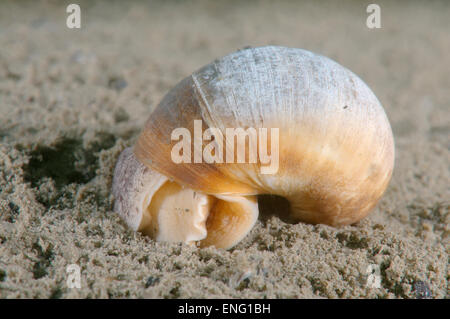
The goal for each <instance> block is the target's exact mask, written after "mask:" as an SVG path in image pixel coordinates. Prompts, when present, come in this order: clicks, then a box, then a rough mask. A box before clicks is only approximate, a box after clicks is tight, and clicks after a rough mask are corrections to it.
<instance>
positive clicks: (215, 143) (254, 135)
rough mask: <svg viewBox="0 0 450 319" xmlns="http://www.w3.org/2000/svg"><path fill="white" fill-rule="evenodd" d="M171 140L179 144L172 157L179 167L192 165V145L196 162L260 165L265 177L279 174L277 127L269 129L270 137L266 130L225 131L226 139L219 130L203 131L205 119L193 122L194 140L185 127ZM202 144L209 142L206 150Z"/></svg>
mask: <svg viewBox="0 0 450 319" xmlns="http://www.w3.org/2000/svg"><path fill="white" fill-rule="evenodd" d="M170 138H171V140H172V141H178V142H177V143H176V144H175V145H174V146H173V147H172V151H171V154H170V155H171V158H172V161H173V162H174V163H176V164H180V163H191V162H192V146H193V149H194V156H193V161H194V163H203V162H204V163H210V164H211V163H258V162H259V163H260V165H261V166H260V170H261V173H262V174H275V173H276V172H277V171H278V167H279V129H278V128H270V135H269V129H267V128H258V129H256V128H253V127H249V128H247V129H244V128H241V127H239V128H226V129H225V136H224V135H223V133H222V131H221V130H220V129H219V128H217V127H210V128H208V129H206V130H205V131H203V129H202V120H194V137H193V138H192V136H191V132H190V131H189V130H188V129H187V128H182V127H180V128H176V129H174V130H173V131H172V134H171V137H170ZM203 141H206V142H209V143H208V144H207V145H206V146H205V147H203ZM247 141H248V143H247ZM235 142H236V143H235ZM247 145H248V148H247ZM235 146H236V147H235ZM269 146H270V154H269V152H268V148H269ZM225 150H226V152H225Z"/></svg>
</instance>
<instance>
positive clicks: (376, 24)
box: [366, 3, 381, 29]
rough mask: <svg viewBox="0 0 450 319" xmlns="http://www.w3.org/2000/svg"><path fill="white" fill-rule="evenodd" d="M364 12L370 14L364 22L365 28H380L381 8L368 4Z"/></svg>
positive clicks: (374, 4)
mask: <svg viewBox="0 0 450 319" xmlns="http://www.w3.org/2000/svg"><path fill="white" fill-rule="evenodd" d="M366 12H367V13H370V14H369V16H368V17H367V20H366V26H367V27H368V28H369V29H380V28H381V8H380V6H379V5H378V4H376V3H372V4H369V5H368V6H367V8H366Z"/></svg>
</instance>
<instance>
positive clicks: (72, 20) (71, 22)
mask: <svg viewBox="0 0 450 319" xmlns="http://www.w3.org/2000/svg"><path fill="white" fill-rule="evenodd" d="M66 12H67V13H70V14H69V15H68V16H67V19H66V26H67V27H68V28H69V29H79V28H81V8H80V6H79V5H78V4H75V3H72V4H69V5H68V6H67V8H66Z"/></svg>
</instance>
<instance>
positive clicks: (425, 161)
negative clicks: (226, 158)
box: [0, 1, 450, 298]
mask: <svg viewBox="0 0 450 319" xmlns="http://www.w3.org/2000/svg"><path fill="white" fill-rule="evenodd" d="M70 2H74V1H28V2H26V1H2V2H0V297H2V298H17V297H19V298H36V297H37V298H127V297H132V298H199V297H204V298H241V297H246V298H316V297H325V298H415V297H416V293H415V286H417V285H420V283H421V282H425V283H426V284H427V285H428V286H429V288H430V291H431V294H432V297H433V298H448V296H449V291H448V279H449V277H450V275H449V269H448V261H449V254H448V253H449V247H450V245H449V234H450V229H449V219H450V217H449V198H450V196H449V195H450V191H449V184H450V183H449V181H450V169H449V165H450V151H449V148H450V140H449V136H450V134H449V133H450V114H449V109H450V75H449V70H450V54H449V53H450V36H449V31H450V19H449V17H450V2H447V1H420V2H419V1H417V2H416V1H395V2H394V1H376V3H378V4H380V6H381V19H382V20H381V23H382V28H381V29H373V30H370V29H368V28H367V27H366V25H365V22H366V18H367V13H366V7H367V5H368V4H369V3H371V2H374V1H370V2H368V1H342V2H341V1H339V2H337V1H333V2H325V1H320V2H319V1H311V2H304V1H245V2H244V1H239V2H238V1H220V2H219V1H214V2H213V1H168V2H162V1H161V2H149V3H144V2H138V1H127V2H125V1H109V2H102V1H95V2H94V1H92V2H86V1H76V3H78V4H80V6H81V10H82V22H81V23H82V27H81V29H73V30H70V29H68V28H67V27H66V24H65V20H66V17H67V14H66V11H65V9H66V6H67V5H68V4H69V3H70ZM267 44H272V45H282V46H289V47H298V48H303V49H307V50H310V51H313V52H317V53H320V54H322V55H325V56H328V57H330V58H332V59H334V60H336V61H337V62H338V63H340V64H342V65H344V66H346V67H347V68H349V69H350V70H352V71H353V72H355V73H356V74H358V75H359V76H360V77H361V78H362V79H363V80H364V81H365V82H366V83H367V84H368V85H369V87H371V89H372V90H373V91H374V93H375V94H376V95H377V97H378V98H379V100H380V101H381V103H382V104H383V106H384V107H385V110H386V113H387V115H388V117H389V119H390V121H391V125H392V128H393V131H394V136H395V141H396V166H395V170H394V175H393V178H392V181H391V184H390V186H389V188H388V190H387V192H386V194H385V196H384V197H383V199H382V200H381V201H380V203H379V205H378V206H377V208H376V210H375V211H374V212H373V213H372V214H371V215H370V216H369V217H368V218H366V219H364V220H363V221H361V222H360V223H358V224H357V225H355V226H348V227H343V228H339V229H336V228H331V227H327V226H323V225H316V226H313V225H306V224H295V225H293V224H288V223H285V222H283V221H282V220H281V219H279V218H278V217H276V216H271V217H270V216H269V217H267V218H265V219H261V220H260V221H258V223H257V225H256V227H255V228H254V229H253V230H252V232H251V233H250V235H249V236H247V238H246V239H245V240H244V241H243V242H241V243H240V244H239V245H238V246H236V247H235V248H234V249H232V250H230V251H224V250H218V249H214V248H207V249H197V248H194V247H189V246H186V245H181V244H168V243H155V242H154V241H152V240H151V239H149V238H146V237H144V236H142V235H140V234H136V233H133V232H132V231H130V230H129V229H127V227H126V226H125V224H124V223H123V222H122V221H121V219H120V218H119V217H118V216H117V215H116V214H114V213H113V212H112V203H113V201H112V198H111V196H110V187H111V179H112V170H113V167H114V164H115V161H116V159H117V156H118V155H119V153H120V151H121V150H122V149H123V148H125V147H126V146H130V145H132V144H133V142H134V141H135V138H136V137H137V134H138V133H139V131H140V129H141V128H142V125H143V123H144V121H145V120H146V118H147V117H148V115H149V113H150V111H151V110H152V108H153V107H155V105H156V104H157V103H158V102H159V101H160V99H161V98H162V97H163V95H164V94H165V93H166V92H167V91H168V90H169V89H170V88H171V87H172V86H173V85H174V84H176V83H177V82H178V81H179V80H181V79H182V78H184V77H185V76H187V75H189V74H190V73H192V72H193V71H194V70H196V69H198V68H199V67H201V66H202V65H204V64H207V63H209V62H210V61H212V60H214V59H215V58H218V57H221V56H223V55H226V54H228V53H231V52H233V51H236V50H237V49H240V48H243V47H245V46H260V45H267ZM277 209H278V208H277V207H269V208H266V210H269V213H273V214H276V212H277ZM69 264H78V265H79V266H80V267H81V288H80V289H70V288H68V287H67V285H66V280H67V274H66V267H67V265H69ZM370 264H376V265H378V266H379V267H380V276H381V287H380V288H367V287H366V282H367V278H368V274H367V273H366V270H367V267H368V265H370Z"/></svg>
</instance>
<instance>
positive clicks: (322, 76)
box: [134, 46, 394, 246]
mask: <svg viewBox="0 0 450 319" xmlns="http://www.w3.org/2000/svg"><path fill="white" fill-rule="evenodd" d="M195 120H201V122H202V125H203V126H202V128H203V130H205V129H207V128H216V129H217V130H218V131H219V132H220V133H221V134H222V135H223V136H225V132H226V129H227V128H243V129H244V130H245V129H247V128H257V129H258V128H267V129H268V130H270V129H272V128H276V129H278V132H279V135H278V139H276V140H275V139H272V138H269V141H268V144H269V145H267V148H268V149H269V150H270V149H272V148H271V144H272V143H277V150H278V152H279V154H278V157H279V162H278V170H277V171H276V172H275V173H273V174H263V173H262V168H264V165H262V161H260V160H259V158H258V161H257V162H256V163H249V162H246V163H236V162H233V163H227V162H222V163H220V162H219V163H216V162H214V163H208V162H201V163H198V162H195V159H194V155H193V154H191V155H192V158H191V161H190V162H183V163H174V161H173V160H171V152H172V149H173V147H174V146H175V144H176V141H173V140H172V139H171V134H172V132H173V131H174V130H175V129H177V128H186V129H187V130H189V132H190V133H191V134H192V135H195V132H194V129H195V128H194V121H195ZM257 132H258V135H260V134H261V133H260V131H257ZM258 137H259V136H258ZM202 146H203V144H202V145H201V146H200V147H202ZM235 146H236V141H235V140H234V139H232V140H226V141H225V143H224V144H223V152H224V154H227V153H228V152H230V153H231V151H232V150H233V149H234V148H235ZM195 147H198V145H197V146H195V145H194V149H193V152H192V153H195V151H196V150H195ZM200 152H201V150H200ZM134 154H135V156H136V158H137V160H138V161H139V162H140V163H141V164H143V165H144V166H145V167H147V168H150V169H151V170H154V171H156V172H158V173H159V174H161V175H162V176H165V177H167V178H168V180H170V181H173V182H174V183H176V184H178V185H181V187H183V188H187V189H191V190H193V191H195V192H199V193H201V194H205V195H208V196H214V197H215V198H219V197H220V196H225V197H227V196H228V198H230V197H233V196H240V197H242V198H251V197H252V196H255V195H259V194H273V195H278V196H282V197H284V198H286V199H287V200H288V201H289V203H290V210H291V215H292V217H293V218H294V219H295V220H297V221H303V222H307V223H314V224H317V223H322V224H328V225H332V226H340V225H347V224H352V223H355V222H357V221H358V220H360V219H361V218H363V217H365V216H366V215H367V214H368V213H369V212H370V211H371V210H372V209H373V208H374V206H375V205H376V203H377V202H378V200H379V199H380V198H381V196H382V194H383V192H384V191H385V189H386V187H387V185H388V183H389V180H390V178H391V175H392V170H393V165H394V140H393V136H392V131H391V127H390V125H389V121H388V119H387V117H386V114H385V112H384V110H383V107H382V106H381V104H380V102H379V101H378V99H377V98H376V97H375V95H374V94H373V93H372V91H371V90H370V89H369V88H368V87H367V85H366V84H365V83H364V82H363V81H362V80H361V79H360V78H359V77H358V76H356V75H355V74H353V73H352V72H351V71H349V70H348V69H346V68H344V67H342V66H341V65H339V64H337V63H336V62H334V61H332V60H330V59H328V58H326V57H324V56H321V55H317V54H314V53H311V52H308V51H305V50H301V49H293V48H285V47H274V46H268V47H260V48H250V49H246V50H241V51H238V52H235V53H232V54H230V55H228V56H225V57H223V58H221V59H219V60H216V61H214V62H213V63H211V64H208V65H206V66H204V67H203V68H201V69H200V70H198V71H197V72H194V73H193V74H192V75H191V76H189V77H187V78H185V79H184V80H182V81H181V82H180V83H178V84H177V85H176V86H175V87H174V88H173V89H172V90H170V91H169V92H168V93H167V95H166V96H165V97H164V98H163V100H162V101H161V103H160V104H159V105H158V106H157V107H156V109H155V110H154V111H153V112H152V114H151V115H150V117H149V119H148V121H147V122H146V124H145V127H144V129H143V131H142V133H141V135H140V136H139V138H138V140H137V143H136V145H135V147H134ZM247 156H248V154H247ZM210 215H211V213H210V214H209V215H208V216H209V217H207V219H209V218H212V217H211V216H210ZM253 219H254V218H253ZM253 219H252V221H253ZM205 223H206V224H207V221H205ZM253 223H254V221H253ZM228 230H229V231H232V230H231V229H228ZM208 233H209V230H208ZM212 244H213V245H214V243H212ZM219 246H220V245H219Z"/></svg>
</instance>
